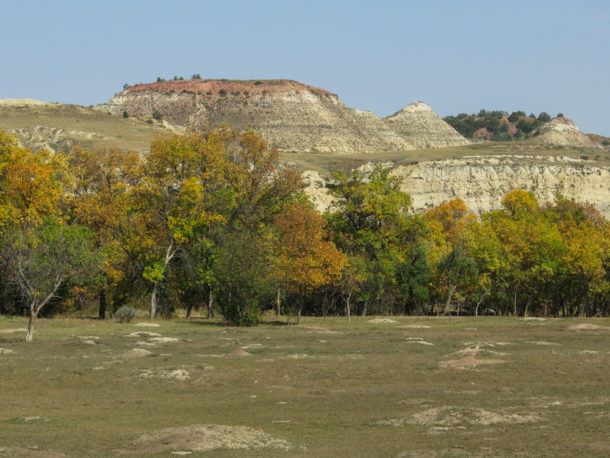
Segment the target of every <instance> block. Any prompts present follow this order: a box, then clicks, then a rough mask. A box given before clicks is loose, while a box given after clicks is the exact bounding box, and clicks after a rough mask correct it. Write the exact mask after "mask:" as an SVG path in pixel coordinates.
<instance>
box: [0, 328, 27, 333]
mask: <svg viewBox="0 0 610 458" xmlns="http://www.w3.org/2000/svg"><path fill="white" fill-rule="evenodd" d="M18 332H28V330H27V329H26V328H8V329H0V334H16V333H18Z"/></svg>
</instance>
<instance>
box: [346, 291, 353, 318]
mask: <svg viewBox="0 0 610 458" xmlns="http://www.w3.org/2000/svg"><path fill="white" fill-rule="evenodd" d="M351 298H352V291H351V290H350V292H349V294H348V295H347V298H346V299H345V312H346V314H347V321H352V306H351V304H350V300H351Z"/></svg>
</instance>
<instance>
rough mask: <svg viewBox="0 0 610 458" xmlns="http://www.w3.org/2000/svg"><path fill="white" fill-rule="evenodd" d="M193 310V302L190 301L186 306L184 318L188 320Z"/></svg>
mask: <svg viewBox="0 0 610 458" xmlns="http://www.w3.org/2000/svg"><path fill="white" fill-rule="evenodd" d="M192 311H193V303H192V302H190V303H189V306H188V307H187V308H186V319H187V320H190V319H191V313H192Z"/></svg>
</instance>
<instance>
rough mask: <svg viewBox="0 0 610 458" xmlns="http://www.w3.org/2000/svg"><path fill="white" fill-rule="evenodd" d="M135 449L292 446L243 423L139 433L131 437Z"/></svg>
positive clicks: (154, 450)
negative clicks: (239, 424)
mask: <svg viewBox="0 0 610 458" xmlns="http://www.w3.org/2000/svg"><path fill="white" fill-rule="evenodd" d="M135 445H136V446H137V447H138V448H139V449H143V450H146V452H147V453H159V452H165V451H170V450H190V451H194V452H201V451H207V450H213V449H218V448H224V449H258V448H282V449H291V448H294V447H295V446H294V445H293V444H291V443H290V442H288V441H285V440H283V439H278V438H276V437H273V436H271V435H269V434H265V433H264V432H263V431H262V430H260V429H254V428H249V427H247V426H226V425H191V426H182V427H178V428H167V429H162V430H159V431H153V432H149V433H146V434H143V435H141V436H140V437H139V438H138V439H136V441H135Z"/></svg>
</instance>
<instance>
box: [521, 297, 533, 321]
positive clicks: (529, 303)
mask: <svg viewBox="0 0 610 458" xmlns="http://www.w3.org/2000/svg"><path fill="white" fill-rule="evenodd" d="M531 303H532V298H531V297H530V298H529V299H528V300H527V304H525V310H524V311H523V316H524V317H525V316H527V313H528V311H529V308H530V305H531Z"/></svg>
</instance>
